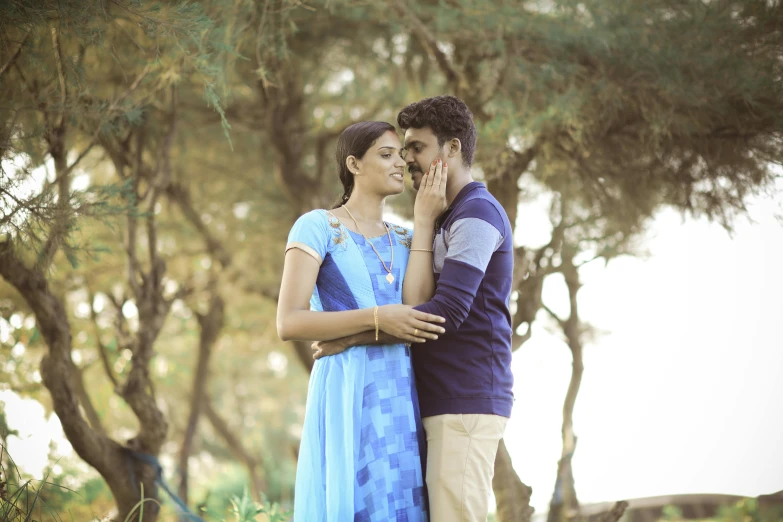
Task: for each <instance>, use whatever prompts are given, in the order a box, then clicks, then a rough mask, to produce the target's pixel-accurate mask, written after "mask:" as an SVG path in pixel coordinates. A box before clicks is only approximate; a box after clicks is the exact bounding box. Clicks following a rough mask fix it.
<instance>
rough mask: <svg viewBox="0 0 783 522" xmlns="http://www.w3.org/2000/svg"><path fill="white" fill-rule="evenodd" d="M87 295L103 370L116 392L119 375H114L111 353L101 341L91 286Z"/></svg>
mask: <svg viewBox="0 0 783 522" xmlns="http://www.w3.org/2000/svg"><path fill="white" fill-rule="evenodd" d="M87 295H88V297H89V299H90V319H91V320H92V324H93V330H94V331H95V342H96V343H97V344H98V355H99V356H100V358H101V363H102V364H103V371H104V372H105V373H106V376H107V377H108V378H109V380H110V381H111V383H112V385H113V386H114V391H115V392H116V391H117V390H118V386H119V383H118V382H117V377H116V376H115V375H114V371H113V370H112V368H111V364H110V363H109V354H108V353H107V350H106V345H105V344H103V341H101V329H100V327H99V326H98V313H97V312H96V311H95V307H94V306H93V303H94V302H95V295H94V294H93V292H92V290H90V289H89V288H88V289H87ZM120 310H121V309H120Z"/></svg>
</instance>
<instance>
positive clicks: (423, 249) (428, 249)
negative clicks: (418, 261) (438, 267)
mask: <svg viewBox="0 0 783 522" xmlns="http://www.w3.org/2000/svg"><path fill="white" fill-rule="evenodd" d="M432 251H433V250H432V249H430V248H411V252H432Z"/></svg>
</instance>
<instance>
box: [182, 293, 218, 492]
mask: <svg viewBox="0 0 783 522" xmlns="http://www.w3.org/2000/svg"><path fill="white" fill-rule="evenodd" d="M211 286H212V289H211V292H212V296H211V298H210V300H209V310H208V311H207V313H206V314H204V315H201V314H197V315H196V317H197V318H198V324H199V326H200V328H201V334H200V336H199V347H198V362H197V363H196V372H195V374H194V376H193V386H192V387H191V394H190V414H189V415H188V421H187V424H186V426H185V436H184V437H183V440H182V447H181V448H180V452H179V474H180V482H179V498H180V499H182V501H183V502H184V503H185V505H187V504H188V461H189V459H190V454H191V452H192V450H193V439H194V438H195V436H196V429H197V427H198V420H199V416H200V415H201V412H202V409H203V403H204V400H205V396H206V387H207V380H208V377H209V361H210V357H211V356H212V348H213V347H214V345H215V342H216V341H217V339H218V337H219V336H220V331H221V330H222V329H223V323H224V317H225V314H224V310H225V303H224V302H223V299H222V298H221V297H220V295H218V293H217V290H216V289H215V288H214V286H215V285H214V284H212V285H211Z"/></svg>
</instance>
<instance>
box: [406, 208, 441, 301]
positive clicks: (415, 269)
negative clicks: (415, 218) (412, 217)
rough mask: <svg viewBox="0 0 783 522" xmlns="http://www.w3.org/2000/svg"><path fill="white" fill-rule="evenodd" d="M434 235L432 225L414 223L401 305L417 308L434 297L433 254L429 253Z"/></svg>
mask: <svg viewBox="0 0 783 522" xmlns="http://www.w3.org/2000/svg"><path fill="white" fill-rule="evenodd" d="M434 235H435V232H434V223H426V222H425V223H421V224H420V223H418V222H417V223H416V226H415V228H414V229H413V240H412V242H411V254H410V257H409V258H408V268H407V269H406V270H405V279H404V280H403V284H402V302H403V304H406V305H410V306H417V305H420V304H422V303H426V302H427V301H429V300H430V299H431V298H432V296H433V295H435V274H434V272H433V268H432V256H433V254H434V253H433V252H431V250H432V249H433V248H432V241H433V238H434Z"/></svg>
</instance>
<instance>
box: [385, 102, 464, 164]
mask: <svg viewBox="0 0 783 522" xmlns="http://www.w3.org/2000/svg"><path fill="white" fill-rule="evenodd" d="M397 125H399V126H400V128H401V129H402V130H403V131H406V130H408V129H411V128H413V129H423V128H424V127H429V128H430V129H432V133H433V134H435V136H437V138H438V146H440V147H442V146H443V144H444V143H446V142H447V141H448V140H450V139H453V138H457V139H458V140H459V141H460V143H462V163H464V164H465V166H466V167H470V166H471V165H472V164H473V153H474V152H475V151H476V134H477V133H476V125H475V124H474V123H473V113H472V112H470V109H469V108H468V106H467V105H465V102H464V101H462V100H460V99H459V98H456V97H454V96H435V97H434V98H427V99H424V100H421V101H419V102H416V103H411V104H410V105H408V106H407V107H405V108H404V109H402V110H401V111H400V113H399V114H398V115H397Z"/></svg>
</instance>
